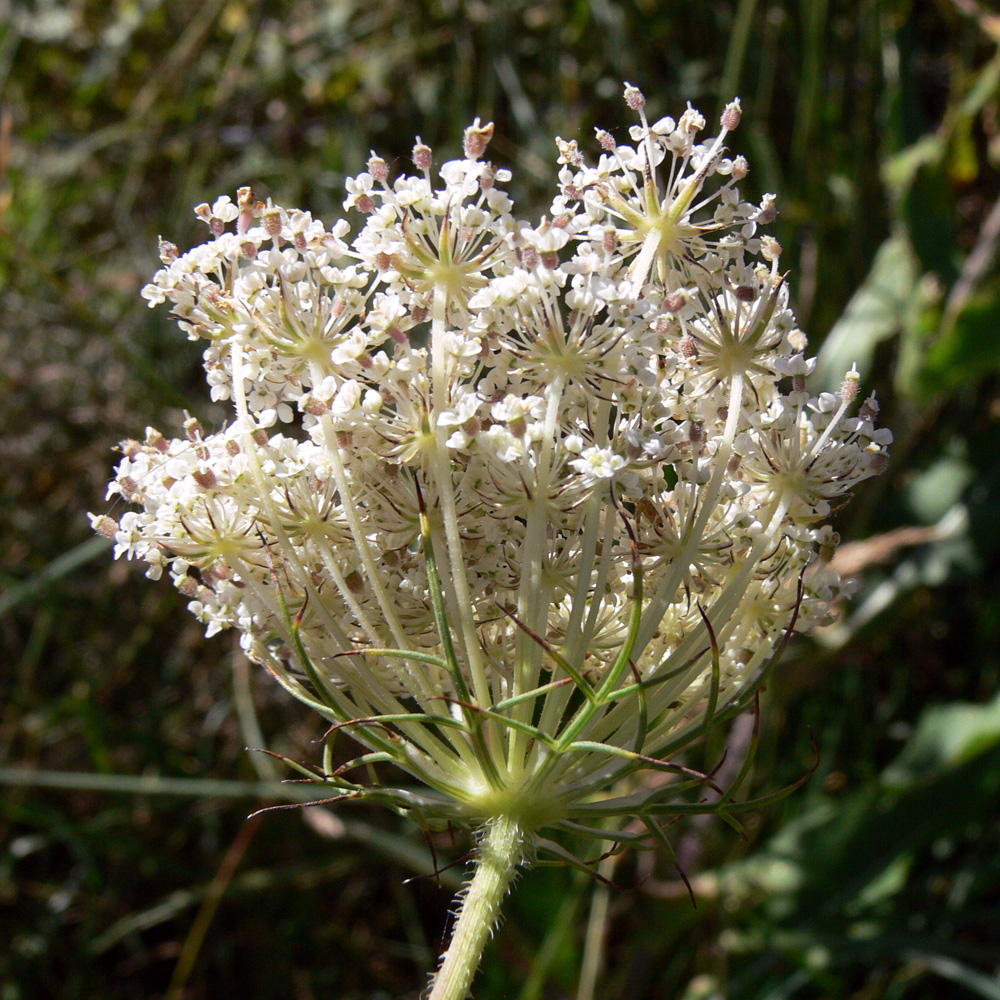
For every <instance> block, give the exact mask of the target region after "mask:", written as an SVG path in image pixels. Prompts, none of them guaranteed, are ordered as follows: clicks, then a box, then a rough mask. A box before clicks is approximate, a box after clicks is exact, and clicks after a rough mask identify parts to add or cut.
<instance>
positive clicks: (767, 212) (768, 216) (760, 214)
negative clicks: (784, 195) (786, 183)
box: [757, 194, 778, 226]
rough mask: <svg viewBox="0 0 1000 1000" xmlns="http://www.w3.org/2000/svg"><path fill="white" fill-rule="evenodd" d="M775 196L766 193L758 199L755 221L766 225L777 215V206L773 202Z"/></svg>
mask: <svg viewBox="0 0 1000 1000" xmlns="http://www.w3.org/2000/svg"><path fill="white" fill-rule="evenodd" d="M774 202H775V196H774V195H773V194H766V195H764V197H763V198H762V199H761V201H760V208H759V209H757V222H759V223H760V224H761V225H762V226H766V225H767V224H768V223H770V222H774V220H775V219H776V218H777V217H778V206H777V205H776V204H775V203H774Z"/></svg>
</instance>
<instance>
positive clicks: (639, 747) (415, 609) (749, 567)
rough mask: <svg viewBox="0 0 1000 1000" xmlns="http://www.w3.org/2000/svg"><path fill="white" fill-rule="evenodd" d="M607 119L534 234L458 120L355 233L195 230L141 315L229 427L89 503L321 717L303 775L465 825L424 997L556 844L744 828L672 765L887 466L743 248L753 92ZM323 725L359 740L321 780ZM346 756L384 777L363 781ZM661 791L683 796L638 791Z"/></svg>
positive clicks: (870, 408)
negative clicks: (177, 333)
mask: <svg viewBox="0 0 1000 1000" xmlns="http://www.w3.org/2000/svg"><path fill="white" fill-rule="evenodd" d="M625 99H626V103H627V104H628V106H629V107H630V108H631V109H632V110H633V111H635V112H637V113H638V117H639V119H640V124H638V125H636V126H634V127H633V128H632V129H631V130H630V138H631V140H632V143H633V144H632V145H619V144H617V143H616V141H615V140H614V138H613V137H612V136H610V135H609V134H608V133H607V132H603V131H599V132H598V141H599V144H600V146H601V149H602V152H601V155H600V159H599V160H598V162H597V165H596V166H592V165H588V164H587V162H586V161H585V159H584V156H583V154H582V153H581V152H580V150H579V149H578V147H577V144H576V143H575V142H566V141H563V140H561V139H557V140H556V142H557V146H558V149H559V193H558V195H557V196H556V198H555V199H554V201H553V203H552V206H551V211H550V212H549V214H548V215H547V216H545V217H543V218H542V220H541V222H540V223H539V224H537V225H531V224H529V223H526V222H521V221H518V220H517V219H516V218H515V216H514V215H513V214H512V209H513V204H512V202H511V199H510V198H509V196H508V195H507V194H506V192H505V191H504V189H503V185H504V183H505V182H507V181H508V180H509V179H510V172H509V171H507V170H503V169H498V168H496V167H494V166H493V165H492V164H490V163H489V162H487V161H486V160H484V159H483V154H484V152H485V150H486V148H487V145H488V143H489V141H490V138H491V136H492V132H493V128H492V125H485V126H483V125H480V123H479V121H478V120H477V121H476V122H475V123H474V124H473V126H472V127H470V128H469V129H467V130H466V133H465V143H464V153H465V155H464V158H463V159H460V160H452V161H449V162H446V163H444V164H442V165H441V167H440V169H438V170H437V171H435V169H434V165H433V156H432V152H431V150H430V149H429V148H428V147H427V146H426V145H424V144H423V143H421V142H420V141H419V140H418V142H417V145H416V147H415V149H414V153H413V158H414V162H415V164H416V166H417V172H416V174H415V175H414V176H404V177H399V178H397V179H395V180H394V181H393V180H391V179H390V176H389V170H388V168H387V166H386V163H385V161H383V160H382V159H380V158H379V157H378V156H375V155H374V154H373V155H372V158H371V159H370V161H369V163H368V170H367V171H366V172H364V173H362V174H360V175H359V176H358V177H356V178H353V179H350V180H348V182H347V191H348V198H347V200H346V201H345V203H344V206H345V209H347V210H353V211H354V212H355V213H357V214H360V215H361V217H362V220H363V224H362V226H361V228H360V232H358V234H357V235H356V236H355V237H354V238H353V239H351V238H350V236H349V233H350V227H349V225H348V223H347V222H345V221H338V222H336V223H335V224H334V225H333V227H332V228H331V229H327V228H326V227H325V226H324V225H323V223H321V222H320V221H319V220H316V219H313V218H312V216H311V215H310V214H309V213H308V212H303V211H299V210H297V209H284V208H281V207H278V206H273V205H271V204H270V203H268V204H266V205H263V204H260V203H258V202H256V201H254V199H253V198H252V195H251V193H250V191H249V189H247V188H243V189H241V190H240V192H239V193H238V198H237V202H236V203H235V204H234V203H233V202H232V201H231V200H230V199H229V198H227V197H221V198H219V199H218V200H217V201H216V202H215V203H214V204H213V205H211V206H209V205H201V206H199V207H198V208H197V209H196V212H197V214H198V215H199V216H200V217H201V218H202V219H203V220H204V221H205V222H206V223H207V224H208V226H209V230H210V232H211V238H210V239H209V241H208V242H207V243H204V244H202V245H201V246H198V247H195V248H194V249H192V250H189V251H188V252H187V253H184V254H181V253H180V252H179V250H178V249H177V247H175V246H174V245H172V244H171V243H168V242H166V241H161V244H160V256H161V259H162V261H163V268H162V269H161V270H160V271H158V272H157V274H156V276H155V278H154V280H153V283H152V284H150V285H148V286H147V287H146V288H145V289H144V290H143V295H144V296H145V297H146V299H147V300H148V301H149V304H150V305H151V306H153V305H156V304H158V303H161V302H164V301H168V302H170V304H171V306H172V311H173V314H174V316H176V318H177V320H178V322H179V325H180V327H181V329H182V330H184V331H185V332H186V333H187V335H188V337H189V338H190V339H191V340H203V341H205V342H206V344H207V346H206V349H205V353H204V360H205V369H206V372H207V375H208V382H209V385H210V387H211V396H212V399H213V400H216V401H222V400H229V401H230V402H231V403H232V405H233V408H234V411H235V413H234V417H233V419H232V421H231V422H230V423H228V424H227V425H226V426H225V427H223V428H222V429H221V430H219V431H218V432H216V433H207V432H206V431H205V430H204V428H203V427H202V426H201V425H200V424H199V423H198V421H197V420H194V419H189V420H187V421H186V422H185V426H184V429H185V435H184V436H183V437H181V438H177V439H167V438H165V437H163V436H162V435H161V434H159V433H158V432H157V431H154V430H152V429H150V430H148V431H147V435H146V439H145V440H144V441H141V442H140V441H126V442H124V443H123V445H122V449H123V451H124V457H123V459H122V461H121V463H120V465H119V466H118V469H117V473H116V478H115V480H114V481H113V482H112V483H111V485H110V488H109V496H115V495H120V496H122V497H123V498H124V499H125V500H127V501H128V502H129V503H132V504H134V505H136V507H137V508H138V509H137V510H134V511H131V512H129V513H126V514H125V515H124V516H123V517H122V518H121V520H120V522H117V523H116V522H115V521H114V520H113V519H112V518H110V517H108V516H105V515H102V516H93V515H92V520H93V522H94V527H95V529H96V530H97V531H99V532H100V533H102V534H105V535H107V536H109V537H113V538H114V540H115V542H116V547H115V555H116V557H117V556H120V555H123V554H124V555H127V556H129V557H130V558H133V557H134V558H140V559H144V560H145V561H146V562H147V563H148V569H147V576H150V577H152V578H154V579H155V578H157V577H159V576H160V575H161V574H162V573H163V572H166V573H168V574H169V576H170V578H171V579H172V580H173V582H174V584H175V585H176V586H177V588H178V589H179V590H180V591H181V592H182V593H184V594H185V595H187V596H188V597H189V598H190V599H191V604H190V607H191V610H192V611H193V612H194V613H195V614H196V615H197V616H198V617H199V619H201V620H202V621H203V622H204V623H205V624H206V626H207V630H208V633H209V634H212V633H214V632H217V631H219V630H220V629H224V628H229V627H233V628H236V629H237V630H238V631H239V632H240V635H241V641H242V644H243V648H244V649H245V651H246V653H247V654H248V656H250V657H251V658H252V659H253V660H255V661H257V662H259V663H262V664H263V665H264V666H265V667H266V668H267V669H268V670H269V671H270V672H271V674H272V675H273V676H274V677H275V678H276V679H277V680H278V682H279V683H280V684H282V686H283V687H285V688H286V690H288V691H289V692H291V693H292V694H293V695H294V696H295V697H297V698H299V699H300V700H302V701H303V702H305V703H306V704H308V705H310V706H312V707H313V708H314V709H316V710H317V711H319V712H320V713H321V714H322V715H324V716H325V717H326V718H327V719H328V720H329V721H330V722H331V724H332V727H331V735H330V736H329V737H328V741H327V751H326V753H325V755H324V763H323V766H322V768H321V769H319V770H318V771H317V772H316V773H315V774H314V773H313V772H312V771H305V773H307V774H309V775H310V776H311V777H313V778H314V779H315V780H317V781H320V782H323V783H324V784H326V785H328V786H329V787H330V788H331V790H332V794H338V793H339V794H342V795H343V796H345V797H348V798H352V797H356V798H362V797H368V798H373V799H377V800H381V801H384V802H387V803H389V804H391V805H393V806H395V807H397V808H399V809H402V810H406V811H408V812H409V813H411V814H412V815H413V816H414V817H415V818H416V819H417V820H418V821H423V822H429V821H434V820H437V821H448V822H451V823H454V824H459V825H462V826H467V827H471V828H473V829H476V830H478V831H479V832H480V838H481V849H480V852H479V859H478V866H477V871H476V874H475V876H474V878H473V880H472V882H471V883H470V885H469V886H468V887H467V890H466V894H465V898H464V901H463V907H462V910H461V913H460V916H459V919H458V921H457V924H456V927H455V931H454V936H453V938H452V942H451V945H450V946H449V949H448V951H447V953H446V955H445V957H444V959H443V963H442V966H441V968H440V970H439V972H438V975H437V976H436V978H435V982H434V987H433V992H432V994H431V996H432V998H433V1000H443V998H445V997H449V998H450V997H462V996H465V995H466V992H467V990H468V987H469V984H470V983H471V979H472V976H473V975H474V973H475V969H476V967H477V965H478V961H479V955H480V954H481V951H482V947H483V945H484V943H485V940H486V937H487V936H488V934H489V932H490V929H491V927H492V925H493V923H494V921H495V918H496V913H497V910H498V908H499V905H500V902H501V900H502V898H503V896H504V894H505V892H506V890H507V888H508V887H509V884H510V882H511V879H512V877H513V875H514V872H515V869H516V867H517V865H518V864H520V863H521V862H522V861H524V860H526V859H531V858H533V857H534V856H535V855H536V854H539V853H541V854H548V855H550V856H555V857H557V858H560V859H562V860H564V861H568V862H569V863H575V864H580V863H581V862H579V861H577V859H576V858H575V857H574V856H573V855H571V854H570V853H569V852H568V851H567V849H566V848H565V847H564V846H563V845H562V843H560V842H559V840H558V839H553V837H554V836H555V837H556V838H558V837H559V836H560V835H559V833H558V831H560V830H561V831H568V832H570V833H572V834H581V835H584V834H587V833H591V834H593V835H595V836H599V837H601V838H603V839H604V840H605V841H609V840H610V841H612V842H614V841H615V840H617V841H619V842H624V841H628V840H638V839H643V838H652V839H655V840H663V839H664V834H663V832H662V824H663V822H664V819H665V818H669V817H671V816H675V815H677V813H679V812H683V811H686V812H695V811H726V810H732V809H734V808H735V805H734V804H733V803H732V802H731V801H730V800H729V793H726V794H724V795H723V796H722V798H721V799H720V800H719V801H717V802H715V803H713V804H706V803H699V802H698V801H697V799H698V798H699V797H700V796H699V795H698V794H697V793H698V792H699V791H701V790H703V787H704V785H705V784H706V783H710V780H711V779H710V778H709V777H707V776H704V775H699V774H696V773H694V772H691V771H689V770H686V769H685V768H683V767H680V766H678V765H676V764H672V763H671V757H674V756H676V754H677V753H678V752H679V751H680V750H682V749H683V748H684V747H686V746H687V745H689V744H690V743H691V742H692V741H693V740H695V739H697V738H698V737H699V736H701V735H702V734H703V733H704V732H705V731H706V729H707V728H708V726H709V725H710V724H711V723H713V722H715V721H719V720H722V719H725V718H731V717H732V716H733V715H734V714H736V713H737V712H739V711H742V710H743V709H745V708H746V707H747V706H748V705H749V704H752V700H753V697H754V694H755V692H756V690H757V688H758V687H759V684H760V682H761V680H762V678H763V676H764V670H765V668H766V667H767V665H768V664H769V663H770V662H771V661H772V659H773V658H774V655H775V653H776V651H777V650H778V648H779V647H780V646H781V645H783V641H784V639H785V638H786V637H787V635H788V634H789V633H790V632H791V631H792V630H793V629H794V630H799V631H803V630H807V629H809V628H812V627H813V626H815V625H818V624H822V623H824V622H827V621H829V620H830V610H829V609H830V605H831V602H833V601H834V600H835V599H836V598H837V597H839V596H840V595H842V594H843V593H844V591H845V588H844V585H843V584H842V582H841V581H840V579H839V578H838V576H837V574H836V573H835V572H834V571H833V570H832V569H831V568H830V567H829V566H828V565H827V564H828V562H829V559H830V557H831V555H832V553H833V550H834V548H835V546H836V543H837V537H836V535H835V534H834V533H833V532H832V531H831V529H830V528H829V527H828V526H826V525H823V524H822V521H823V519H824V518H825V517H826V516H827V515H828V514H829V513H830V510H831V505H832V504H834V503H836V502H837V501H838V499H839V498H841V497H844V496H845V495H846V494H847V493H849V491H850V490H851V489H852V487H853V486H854V485H855V484H856V483H858V482H859V481H861V480H862V479H865V478H866V477H868V476H871V475H873V474H875V473H878V472H880V471H881V470H882V469H883V468H884V467H885V464H886V450H885V449H886V446H887V444H888V443H889V441H890V439H891V438H890V434H889V432H888V431H885V430H877V429H876V428H875V424H874V421H875V417H876V415H877V413H878V407H877V405H876V403H875V400H874V399H873V398H871V399H868V400H867V401H866V402H863V403H862V404H861V405H860V407H857V406H856V405H855V403H856V399H855V397H856V396H857V393H858V375H857V373H856V372H855V371H851V372H848V373H847V375H846V376H845V379H844V383H843V387H842V388H841V391H840V393H839V394H831V393H823V394H821V395H819V396H816V397H814V396H811V395H809V394H808V392H807V391H806V385H805V383H806V376H807V375H808V374H809V373H810V372H811V370H812V368H813V365H814V362H813V361H811V360H808V359H806V358H805V356H804V354H803V351H804V349H805V346H806V339H805V337H804V336H803V334H802V333H801V331H800V330H799V329H798V328H797V326H796V323H795V318H794V316H793V315H792V313H791V311H790V309H789V306H788V293H787V288H786V285H785V281H784V275H783V274H782V273H781V272H780V270H779V259H780V254H781V248H780V246H779V245H778V244H777V242H776V241H775V240H774V239H772V238H770V237H768V236H762V235H761V234H760V231H759V230H760V225H761V224H762V223H766V222H768V221H770V220H771V219H772V218H773V217H774V215H775V209H774V199H773V197H772V196H767V197H765V199H764V201H763V203H762V204H760V205H758V206H755V205H752V204H749V203H748V202H746V201H743V200H742V199H741V197H740V194H739V190H738V187H737V184H738V182H739V181H740V180H741V179H742V178H743V177H744V176H746V173H747V164H746V161H745V160H744V159H743V158H742V157H740V156H737V157H730V156H729V155H728V154H727V150H726V147H725V141H726V138H727V135H728V133H729V132H731V131H732V130H733V129H734V128H736V126H737V125H738V124H739V119H740V108H739V103H738V102H736V101H734V102H733V103H731V104H730V105H728V106H727V107H726V109H725V111H724V113H723V115H722V119H721V128H720V130H719V132H718V135H717V136H716V137H714V138H711V139H707V140H700V139H699V135H700V134H701V132H702V130H703V129H704V127H705V120H704V119H703V118H702V116H701V115H700V114H699V113H698V112H697V111H695V110H694V109H692V108H690V107H689V108H688V109H687V111H685V112H684V114H682V115H681V116H680V118H679V119H678V120H676V121H675V120H673V119H671V118H663V119H661V120H659V121H657V122H655V123H653V124H652V125H650V124H649V123H648V121H647V118H646V115H645V111H644V105H645V99H644V98H643V96H642V95H641V93H640V92H639V91H638V90H637V89H636V88H634V87H631V86H627V87H626V90H625ZM340 728H344V729H346V730H347V731H348V732H349V733H350V735H351V736H352V737H353V738H354V739H355V740H357V741H358V742H359V743H360V744H362V745H363V746H364V748H365V750H366V752H365V753H364V754H363V755H362V756H361V757H359V758H357V759H356V760H355V761H353V762H352V763H351V765H350V766H348V767H341V768H339V769H337V768H334V765H333V759H332V754H331V752H330V749H329V747H330V743H331V742H332V739H333V738H334V737H333V733H335V732H336V730H338V729H340ZM364 762H368V763H384V764H386V765H394V767H393V766H390V767H387V768H385V769H383V770H382V771H380V777H381V778H382V779H383V780H384V781H385V782H386V784H384V785H380V786H377V787H371V786H366V785H362V784H361V783H360V782H358V781H355V780H354V778H353V775H354V774H355V773H356V772H355V771H354V767H356V766H357V765H359V764H361V763H364ZM646 768H653V769H658V770H661V771H669V772H672V773H673V774H674V775H675V777H674V779H673V780H672V781H671V782H670V783H668V784H666V785H657V786H655V787H648V786H646V785H644V784H643V783H642V782H636V781H634V780H633V781H631V782H628V781H625V780H623V779H626V778H627V777H628V776H629V775H631V774H633V773H634V772H636V771H639V770H642V769H646ZM691 790H694V792H695V793H696V794H695V795H694V796H693V797H688V799H687V801H685V793H686V792H689V791H691ZM636 819H638V820H639V821H641V826H642V828H643V829H644V831H645V832H644V833H643V834H641V835H640V834H635V833H625V832H622V831H621V830H619V831H618V832H615V830H616V829H618V827H620V826H624V824H625V822H626V821H629V820H636ZM614 822H617V824H618V827H615V826H614V825H613V823H614ZM609 824H612V825H611V826H609ZM638 825H639V824H635V823H633V824H632V826H633V828H635V827H637V826H638ZM562 839H563V840H565V838H564V837H563V838H562Z"/></svg>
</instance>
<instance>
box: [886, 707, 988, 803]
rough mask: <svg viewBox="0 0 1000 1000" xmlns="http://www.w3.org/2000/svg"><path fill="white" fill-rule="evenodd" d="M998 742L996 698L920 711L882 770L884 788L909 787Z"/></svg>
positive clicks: (963, 761)
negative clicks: (907, 736)
mask: <svg viewBox="0 0 1000 1000" xmlns="http://www.w3.org/2000/svg"><path fill="white" fill-rule="evenodd" d="M996 743H1000V695H998V696H997V697H996V698H994V700H993V701H992V702H990V703H989V704H988V705H970V704H965V703H959V704H954V705H941V706H937V707H934V708H930V709H928V710H927V711H926V712H924V714H923V716H922V717H921V719H920V722H919V723H918V725H917V729H916V731H915V732H914V734H913V736H912V737H910V740H909V742H907V744H906V746H905V747H904V748H903V751H902V752H901V753H900V755H899V757H897V758H896V760H895V761H894V762H893V763H892V764H890V765H889V767H888V768H886V770H885V772H884V773H883V775H882V780H883V781H884V782H885V783H886V784H887V785H893V786H899V785H909V784H911V783H913V782H914V781H918V780H920V779H921V778H924V777H926V776H928V775H930V774H933V773H936V772H938V771H940V770H942V769H943V768H949V767H955V766H957V765H959V764H963V763H965V762H966V761H968V760H971V759H972V758H973V757H976V756H978V755H979V754H981V753H983V752H984V751H985V750H988V749H989V748H990V747H992V746H994V745H995V744H996Z"/></svg>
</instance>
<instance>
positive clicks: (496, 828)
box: [428, 816, 525, 1000]
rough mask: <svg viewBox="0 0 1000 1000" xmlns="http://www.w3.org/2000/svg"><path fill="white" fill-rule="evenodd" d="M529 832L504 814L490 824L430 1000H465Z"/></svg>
mask: <svg viewBox="0 0 1000 1000" xmlns="http://www.w3.org/2000/svg"><path fill="white" fill-rule="evenodd" d="M524 841H525V833H524V830H522V829H521V827H520V826H519V824H518V823H517V821H516V820H514V819H512V818H511V817H509V816H500V817H498V818H497V819H495V820H493V821H492V822H491V823H490V825H489V826H488V827H487V829H486V836H485V838H484V840H483V843H482V847H481V848H480V851H479V858H478V860H477V861H476V872H475V875H473V877H472V881H471V882H470V883H469V885H468V888H467V889H466V890H465V896H464V898H463V899H462V907H461V909H460V910H459V914H458V920H457V922H456V923H455V929H454V930H453V931H452V935H451V941H450V943H449V944H448V950H447V951H446V952H445V953H444V957H443V958H442V959H441V967H440V968H439V969H438V972H437V975H436V976H435V977H434V983H433V986H432V989H431V993H430V997H429V998H428V1000H465V998H466V997H467V996H468V994H469V987H470V986H471V985H472V977H473V976H475V974H476V970H477V969H478V968H479V962H480V960H481V959H482V955H483V949H484V948H485V947H486V939H487V938H488V937H489V935H490V934H491V933H492V931H493V928H494V926H495V925H496V922H497V917H498V916H499V915H500V904H501V903H502V902H503V898H504V896H505V895H506V894H507V890H508V889H509V888H510V884H511V882H512V881H513V879H514V872H515V871H516V870H517V866H518V864H519V863H520V861H521V856H522V848H523V846H524Z"/></svg>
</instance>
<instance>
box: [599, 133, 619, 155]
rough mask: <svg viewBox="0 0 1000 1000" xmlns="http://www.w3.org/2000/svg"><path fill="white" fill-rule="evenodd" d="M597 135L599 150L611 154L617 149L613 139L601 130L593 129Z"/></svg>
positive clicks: (609, 134)
mask: <svg viewBox="0 0 1000 1000" xmlns="http://www.w3.org/2000/svg"><path fill="white" fill-rule="evenodd" d="M594 131H595V132H596V133H597V141H598V142H599V143H600V144H601V149H603V150H604V151H605V152H607V153H613V152H614V151H615V149H616V147H617V143H616V142H615V137H614V136H613V135H612V134H611V133H610V132H607V131H605V130H604V129H603V128H598V129H594Z"/></svg>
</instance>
